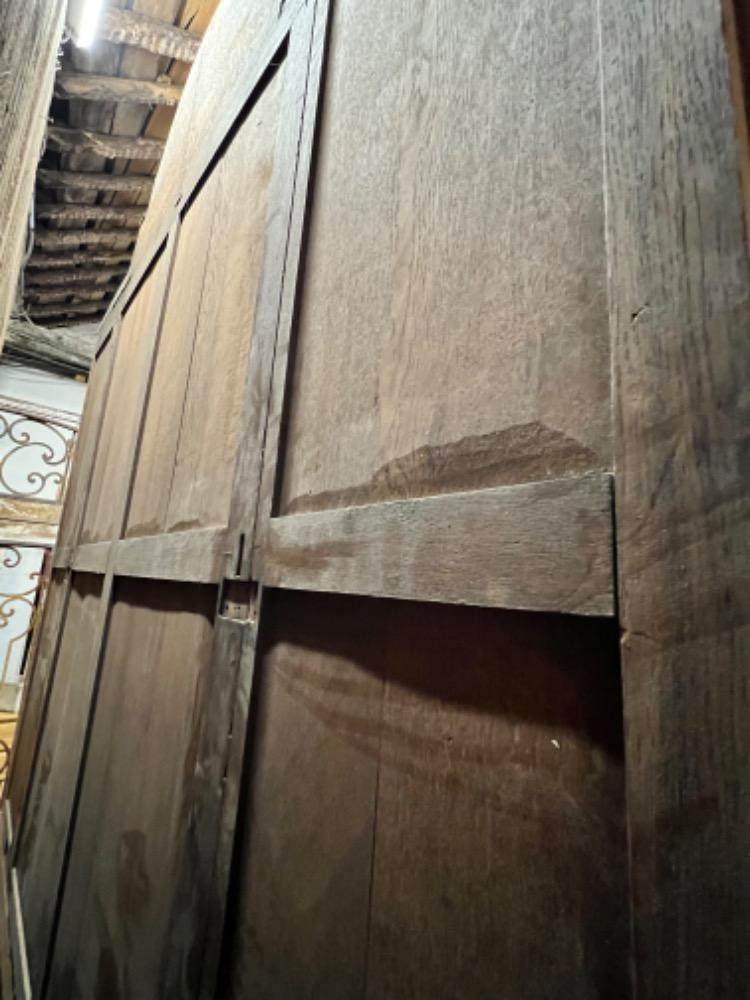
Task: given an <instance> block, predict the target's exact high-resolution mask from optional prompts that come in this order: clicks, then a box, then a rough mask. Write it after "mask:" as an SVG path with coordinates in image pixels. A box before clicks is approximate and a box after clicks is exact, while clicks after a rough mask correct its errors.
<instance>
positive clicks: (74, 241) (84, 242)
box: [34, 229, 137, 250]
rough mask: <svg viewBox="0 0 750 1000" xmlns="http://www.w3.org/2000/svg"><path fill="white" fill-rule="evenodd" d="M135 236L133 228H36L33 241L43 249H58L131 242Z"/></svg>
mask: <svg viewBox="0 0 750 1000" xmlns="http://www.w3.org/2000/svg"><path fill="white" fill-rule="evenodd" d="M136 236H137V232H136V230H134V229H47V230H43V229H37V230H35V232H34V243H35V244H36V245H37V246H38V247H41V248H42V249H43V250H60V249H61V248H63V247H74V248H75V249H76V250H77V249H79V248H80V247H82V246H83V247H87V246H91V247H93V246H100V245H101V244H110V245H112V244H115V243H118V242H122V241H127V242H128V243H131V242H132V241H133V240H134V239H135V238H136Z"/></svg>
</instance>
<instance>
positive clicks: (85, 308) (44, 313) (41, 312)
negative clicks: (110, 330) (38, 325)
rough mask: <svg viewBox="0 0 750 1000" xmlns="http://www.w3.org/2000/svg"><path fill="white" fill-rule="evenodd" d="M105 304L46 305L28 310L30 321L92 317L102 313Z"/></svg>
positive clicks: (68, 303) (71, 303)
mask: <svg viewBox="0 0 750 1000" xmlns="http://www.w3.org/2000/svg"><path fill="white" fill-rule="evenodd" d="M106 308H107V302H106V301H104V302H63V303H61V304H60V305H57V304H52V305H50V304H47V305H35V306H31V307H30V308H29V310H28V313H29V316H31V318H32V319H34V318H36V319H46V318H48V317H49V316H93V315H95V314H97V313H102V314H103V313H104V311H105V309H106Z"/></svg>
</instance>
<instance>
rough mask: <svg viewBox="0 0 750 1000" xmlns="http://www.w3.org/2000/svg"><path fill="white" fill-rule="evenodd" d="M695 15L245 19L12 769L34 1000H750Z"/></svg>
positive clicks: (733, 311)
mask: <svg viewBox="0 0 750 1000" xmlns="http://www.w3.org/2000/svg"><path fill="white" fill-rule="evenodd" d="M626 6H627V5H626ZM678 6H679V5H676V4H674V3H670V4H667V7H669V8H670V10H669V12H668V13H669V15H670V18H669V20H668V21H666V20H665V21H663V22H662V20H661V19H660V17H659V16H656V14H657V12H656V7H657V5H655V4H653V3H652V0H646V2H645V3H644V4H642V5H640V6H637V7H633V6H632V5H631V6H630V7H627V9H624V8H623V7H622V5H618V4H615V3H614V2H610V0H604V2H602V3H595V2H594V0H565V2H564V3H561V4H556V5H549V4H544V3H541V2H537V0H533V2H531V3H522V2H521V0H510V2H509V3H503V4H499V3H497V2H495V0H476V2H475V3H473V4H471V5H455V4H448V3H446V2H444V0H429V2H426V3H423V4H404V3H402V2H401V0H381V2H379V3H377V4H374V3H371V2H369V0H335V2H334V0H286V2H285V3H283V4H280V3H279V2H278V0H256V2H253V3H243V2H240V0H223V3H222V5H221V7H220V8H219V10H218V11H217V14H216V17H215V18H214V20H213V22H212V24H211V29H210V31H209V32H208V34H207V36H206V39H205V41H204V42H203V43H202V46H201V52H200V55H199V56H198V58H197V60H196V63H195V66H194V69H193V71H192V73H191V76H190V79H189V81H188V83H187V85H186V87H185V90H184V93H183V94H182V96H181V99H180V105H179V108H178V111H177V116H176V119H175V127H174V129H173V131H172V133H171V136H170V140H169V143H168V144H167V147H166V149H165V150H164V155H163V158H162V163H161V168H160V171H159V174H158V175H157V178H156V180H155V183H154V188H153V195H152V199H151V203H150V207H149V209H148V212H147V215H146V219H145V222H144V226H143V228H142V230H141V231H140V232H139V235H138V242H137V246H136V250H135V254H134V258H133V263H132V266H131V269H130V271H129V273H128V275H127V276H126V278H125V280H124V282H123V283H122V285H121V286H120V289H119V291H118V293H117V295H116V296H115V298H114V300H113V302H112V304H111V305H110V306H109V308H108V311H107V314H106V316H105V317H104V319H103V321H102V323H101V327H100V340H99V345H98V348H97V352H96V360H95V364H94V368H93V373H92V384H91V389H90V392H89V398H88V401H87V409H86V414H85V415H84V420H83V424H82V428H81V435H80V438H79V455H78V458H77V460H76V463H75V464H74V470H73V477H72V480H71V483H70V489H69V492H68V498H67V502H66V505H65V511H64V516H63V522H62V526H61V533H60V540H59V545H58V547H57V550H56V554H55V560H54V566H55V568H54V573H53V582H52V589H51V593H50V599H49V602H48V606H47V610H46V612H45V619H44V623H43V626H42V634H41V637H40V641H39V644H38V652H37V660H36V667H35V670H34V673H33V677H32V682H31V683H30V685H29V690H28V692H27V695H26V705H25V708H24V714H23V721H22V726H21V729H20V733H19V737H18V740H19V742H18V750H17V755H16V759H15V761H14V765H13V771H12V773H11V776H10V782H9V793H8V803H9V818H10V820H11V821H12V825H13V828H14V830H15V835H14V837H13V842H12V846H11V849H10V852H9V854H8V856H7V860H8V864H9V868H10V874H9V878H10V881H11V891H10V894H9V897H8V898H9V906H10V908H11V911H12V913H13V914H14V915H15V916H14V919H13V921H11V925H12V926H11V933H10V942H11V946H12V947H11V950H15V955H14V962H15V964H16V965H17V966H18V967H19V968H20V970H21V973H22V972H23V970H24V969H27V970H28V977H29V987H30V988H31V989H33V996H34V998H35V1000H53V998H54V1000H76V998H79V997H80V998H83V997H92V998H93V997H107V998H109V997H114V998H123V1000H124V998H130V997H139V998H140V997H143V998H146V997H149V998H150V997H153V998H165V1000H166V998H169V1000H173V998H178V997H179V998H184V1000H218V998H229V1000H249V998H251V997H252V998H253V1000H282V998H284V1000H286V998H291V997H293V998H294V1000H339V998H340V1000H394V998H396V997H404V998H406V997H408V998H410V1000H422V998H424V1000H427V998H430V1000H454V998H455V997H458V996H460V997H462V998H465V1000H480V998H482V1000H484V998H485V997H489V996H492V997H503V998H504V997H508V998H511V997H512V998H514V1000H540V998H542V997H545V998H550V1000H553V998H554V1000H558V998H559V1000H570V998H573V997H575V998H576V1000H605V998H606V1000H610V998H627V997H636V996H638V997H639V998H642V1000H661V998H664V997H679V998H680V1000H706V998H707V997H712V998H713V997H719V996H721V997H724V996H726V997H730V996H731V997H732V998H734V997H739V996H742V995H744V993H743V991H744V990H745V987H746V980H747V975H746V970H745V965H746V959H745V957H744V951H743V945H742V942H743V934H744V928H745V924H746V919H745V918H746V916H747V913H748V912H750V894H749V893H748V890H747V880H746V879H744V878H743V877H742V875H743V873H744V870H745V867H746V862H745V855H746V851H745V850H744V846H743V845H744V839H743V837H744V827H745V826H746V823H745V806H744V804H745V798H746V795H745V791H744V789H745V784H746V779H745V769H746V765H745V764H744V758H743V754H742V748H743V746H744V742H743V736H742V733H743V732H744V730H743V728H742V727H743V715H742V713H743V711H744V709H745V707H746V698H745V692H744V688H743V684H744V680H743V677H744V674H743V669H744V666H743V663H744V661H743V659H742V654H743V649H744V647H743V645H742V643H743V641H744V640H743V637H744V635H745V632H746V630H747V616H746V615H745V614H744V612H743V605H742V602H741V595H739V594H738V587H739V586H740V578H741V574H742V569H743V566H742V560H743V559H744V558H745V557H746V555H747V549H748V546H747V531H746V524H747V517H746V514H747V503H746V501H745V498H744V495H743V492H742V484H743V476H742V466H741V457H742V455H741V447H740V444H738V441H739V429H738V422H737V421H738V414H741V413H742V412H744V411H743V410H742V392H741V386H742V384H743V383H742V373H743V371H744V367H746V359H747V347H746V345H745V342H744V341H743V340H742V330H743V329H744V326H743V322H744V320H745V319H746V318H747V317H746V316H745V311H746V310H745V306H746V304H747V301H748V300H750V273H748V263H749V262H748V251H747V245H746V242H745V238H744V235H745V234H744V223H743V218H742V207H743V206H742V198H741V175H740V171H739V169H738V159H739V155H740V154H739V152H738V146H737V144H736V142H735V138H734V136H735V131H734V127H735V126H734V122H735V121H736V118H734V117H733V116H734V109H733V108H732V105H731V103H730V87H731V85H732V81H734V84H733V85H734V92H735V93H736V92H737V84H736V66H734V64H733V66H732V72H733V73H735V77H732V76H731V74H730V64H729V60H728V58H727V46H728V45H730V43H731V41H732V40H731V38H729V36H725V35H724V34H723V29H722V22H721V17H720V5H719V4H718V3H717V4H716V10H713V9H712V10H710V11H709V10H708V6H709V5H705V4H703V3H702V0H690V2H689V4H688V7H690V11H689V12H688V11H686V10H682V9H680V10H678V9H677V8H678ZM672 8H674V9H673V10H672ZM664 16H665V17H666V15H664ZM105 24H106V27H105V31H106V32H109V34H110V35H112V36H113V37H114V36H115V35H117V33H118V32H119V33H120V34H122V37H128V38H132V40H133V42H134V43H135V44H142V45H143V46H144V47H145V48H146V49H148V50H149V51H151V52H161V53H167V52H168V51H169V52H172V51H173V50H174V52H173V54H175V55H176V54H177V52H183V54H184V55H185V56H186V57H190V54H191V52H192V51H193V50H192V48H191V46H192V40H191V38H190V37H189V36H188V37H185V33H181V34H176V33H175V32H170V31H167V30H166V29H165V28H164V26H163V25H162V24H160V23H158V22H157V23H151V22H150V21H148V20H147V19H143V18H142V17H140V15H139V14H138V12H137V11H125V10H122V11H120V10H117V9H113V11H111V12H110V13H109V14H108V15H107V18H106V22H105ZM667 25H670V27H669V28H667ZM118 37H119V35H118ZM730 47H731V45H730ZM688 54H689V55H688ZM732 58H733V59H735V60H736V53H735V55H733V56H732ZM79 68H80V67H79ZM96 68H99V67H96ZM641 73H643V74H645V76H644V80H646V81H647V83H648V86H647V87H646V88H645V89H644V86H645V84H642V83H641V82H639V80H640V76H639V74H641ZM131 82H132V83H133V85H135V86H137V85H138V81H137V80H133V81H131ZM675 94H676V95H678V96H679V99H680V100H679V102H678V104H675V103H674V101H673V96H674V95H675ZM123 108H124V105H123V106H121V111H122V110H123ZM123 113H124V112H123ZM738 113H739V112H738ZM738 134H740V140H741V135H742V132H741V130H739V133H738ZM50 138H51V140H52V143H53V144H56V145H57V147H58V148H61V149H63V150H65V151H67V152H68V153H76V152H80V151H84V150H85V151H87V155H88V154H89V153H91V152H97V153H102V154H106V153H107V150H108V149H109V147H108V146H107V145H106V142H104V140H105V139H108V140H109V139H111V137H103V136H99V135H97V134H94V133H92V132H91V131H90V130H86V129H84V128H81V129H74V130H67V131H66V130H60V129H56V128H55V127H53V128H52V130H51V133H50ZM120 138H122V137H120ZM602 139H603V140H604V159H602ZM125 142H131V140H126V139H124V138H123V139H122V142H121V146H120V152H119V153H116V154H114V153H111V154H109V155H130V154H129V153H127V152H125ZM133 142H135V140H133ZM102 143H104V144H102ZM133 148H134V150H135V152H134V155H135V156H139V155H142V156H145V155H146V149H145V147H138V146H137V145H136V146H134V147H133ZM154 149H155V147H149V150H150V152H151V154H153V153H154ZM158 152H161V150H159V151H158ZM68 166H70V164H68ZM79 176H81V175H80V174H78V173H76V172H75V170H73V171H72V172H71V171H68V172H67V173H65V176H64V177H63V172H61V173H60V175H59V176H57V177H52V178H51V179H50V181H49V182H50V184H55V185H56V184H58V183H59V184H63V185H66V186H68V185H69V186H73V187H75V184H76V183H77V181H76V178H77V177H79ZM97 176H98V175H97V174H95V173H94V174H92V175H91V177H92V178H93V179H92V181H91V184H92V185H93V186H96V184H97V180H96V177H97ZM65 207H66V208H70V207H71V206H68V205H66V206H65ZM96 207H97V206H94V209H95V208H96ZM79 210H80V211H89V212H90V211H92V208H91V207H88V206H78V207H77V208H76V211H79ZM118 211H119V210H118ZM69 217H72V216H69ZM127 232H128V231H127V230H123V229H115V230H110V231H105V232H101V233H99V232H98V231H97V233H96V237H95V238H98V237H99V236H101V237H102V239H103V240H106V239H111V240H112V241H113V242H112V243H111V244H110V245H109V246H108V247H107V249H106V251H103V253H106V254H108V255H110V257H111V258H113V257H114V255H115V254H116V253H117V248H118V247H121V246H122V241H123V240H124V238H125V236H126V234H127ZM88 233H89V231H88V230H77V231H76V230H73V231H69V230H49V231H46V232H43V231H41V230H40V231H39V232H38V234H37V242H38V243H39V245H40V246H43V247H44V248H45V249H47V250H48V251H50V250H53V249H54V248H55V247H57V246H61V245H62V244H61V243H55V242H54V241H55V240H56V239H58V240H59V239H63V240H64V239H68V240H69V244H70V245H71V246H76V247H77V246H78V245H79V244H81V245H85V243H86V238H87V234H88ZM117 241H119V242H117ZM92 242H93V239H92ZM38 256H39V259H40V260H45V259H46V260H49V261H50V264H49V267H50V268H51V267H53V266H58V264H54V265H53V264H52V263H51V261H52V260H56V261H59V257H53V255H52V254H51V253H48V254H40V255H38ZM113 263H114V259H113ZM41 266H42V265H40V267H41ZM61 273H62V271H60V274H61ZM81 282H82V283H83V287H84V288H85V287H86V283H85V281H84V280H83V278H81ZM63 285H64V281H63V279H62V278H60V279H59V280H58V278H57V272H55V271H52V270H41V271H40V273H39V275H38V278H37V280H36V286H35V287H36V288H37V294H38V295H40V296H42V297H43V296H44V295H53V296H54V295H59V294H60V288H61V287H62V286H63ZM72 289H73V286H72V285H71V291H70V293H69V294H70V295H71V296H72V295H73V291H72ZM53 305H54V303H51V302H48V303H47V304H46V306H44V308H51V307H52V306H53ZM57 307H58V308H69V307H70V308H72V307H71V306H70V305H69V304H65V303H59V305H58V306H57ZM745 325H746V324H745ZM746 381H747V380H746ZM613 418H614V419H613ZM615 499H616V505H615V502H614V501H615ZM618 640H621V641H618ZM621 649H622V655H623V665H624V674H623V676H622V677H621V673H620V651H621ZM745 659H747V657H745ZM727 720H728V721H727ZM623 723H625V724H623ZM626 789H627V794H626ZM13 887H15V889H13ZM14 891H15V896H14V895H13V892H14ZM24 942H25V943H24Z"/></svg>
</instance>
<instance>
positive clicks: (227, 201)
mask: <svg viewBox="0 0 750 1000" xmlns="http://www.w3.org/2000/svg"><path fill="white" fill-rule="evenodd" d="M282 79H283V70H282V71H281V72H279V73H277V74H276V75H275V76H274V78H273V79H272V80H271V81H270V83H269V84H268V86H267V88H266V89H265V90H264V92H263V93H262V95H261V96H260V98H259V100H258V102H257V104H256V105H255V106H254V107H253V108H252V110H251V112H250V114H249V116H248V118H247V120H246V121H245V122H244V123H243V125H242V126H241V127H240V129H239V131H238V132H237V134H236V135H235V137H234V138H233V140H232V143H231V145H230V147H229V149H228V150H227V152H226V153H225V154H224V157H223V159H222V160H221V162H220V163H219V164H218V165H217V167H216V172H217V173H218V179H217V187H218V189H217V200H216V224H215V226H214V228H213V231H212V234H211V245H210V250H209V254H208V260H207V267H206V274H205V278H204V286H203V295H202V299H201V306H200V314H199V316H198V324H197V332H196V342H195V351H194V353H193V358H192V363H191V368H190V380H189V384H188V391H187V397H186V400H185V409H184V413H183V419H182V426H181V431H180V442H179V447H178V451H177V460H176V465H175V473H174V481H173V484H172V490H171V494H170V502H169V511H168V514H167V519H166V524H167V527H168V528H169V529H170V530H175V529H178V528H192V527H204V526H206V525H211V524H225V523H226V521H227V518H228V516H229V504H230V490H231V486H232V479H233V473H234V462H235V455H236V451H237V443H238V433H239V429H240V416H241V414H242V404H243V399H242V390H243V389H244V387H245V383H246V369H247V359H248V354H249V350H250V341H251V337H252V330H253V318H254V314H255V302H256V297H257V293H258V287H259V283H260V276H261V266H262V263H263V254H264V251H265V235H266V207H267V203H268V187H269V184H270V181H271V175H272V171H273V162H274V147H275V140H276V132H277V127H278V114H279V96H280V92H281V88H282ZM238 192H243V195H242V198H241V200H240V201H239V202H238Z"/></svg>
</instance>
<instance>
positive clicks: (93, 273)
mask: <svg viewBox="0 0 750 1000" xmlns="http://www.w3.org/2000/svg"><path fill="white" fill-rule="evenodd" d="M127 270H128V269H127V268H126V267H102V268H81V269H80V270H77V271H67V272H66V271H62V270H54V271H32V272H31V273H30V274H28V275H27V276H26V285H27V286H32V287H34V286H37V285H43V286H45V287H49V286H54V285H65V286H66V287H67V286H70V285H87V284H94V283H96V282H104V283H105V284H106V283H107V282H109V281H112V280H113V279H114V278H121V277H122V276H123V275H124V274H126V273H127Z"/></svg>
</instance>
